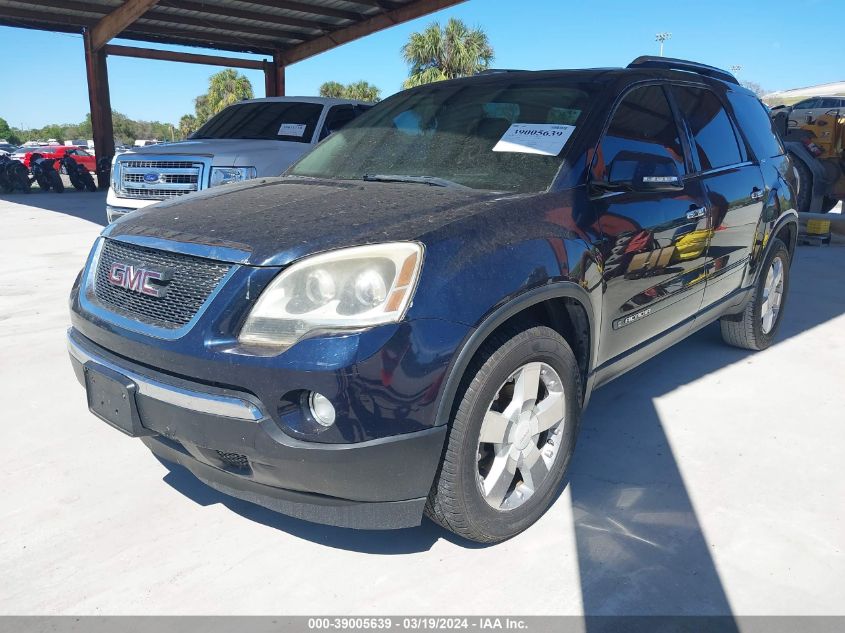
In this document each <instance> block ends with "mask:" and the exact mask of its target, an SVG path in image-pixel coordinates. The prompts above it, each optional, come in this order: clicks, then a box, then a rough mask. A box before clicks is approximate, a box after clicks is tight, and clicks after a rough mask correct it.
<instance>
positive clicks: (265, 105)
mask: <svg viewBox="0 0 845 633" xmlns="http://www.w3.org/2000/svg"><path fill="white" fill-rule="evenodd" d="M322 111H323V106H322V105H320V104H319V103H300V102H296V101H264V102H248V103H239V104H236V105H233V106H229V107H228V108H226V109H225V110H223V111H222V112H220V113H219V114H217V115H215V116H214V117H212V118H211V119H210V120H209V121H208V122H207V123H206V124H204V125H203V126H202V127H201V128H200V129H199V130H197V131H196V133H195V134H193V135H192V136H191V138H192V139H204V138H208V139H212V138H214V139H216V138H234V139H261V140H272V141H293V142H296V143H310V142H311V139H312V138H314V130H316V129H317V121H318V120H319V119H320V114H321V113H322Z"/></svg>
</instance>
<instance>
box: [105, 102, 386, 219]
mask: <svg viewBox="0 0 845 633" xmlns="http://www.w3.org/2000/svg"><path fill="white" fill-rule="evenodd" d="M370 105H371V104H367V103H362V102H360V101H349V100H346V99H327V98H322V97H269V98H266V99H250V100H247V101H241V102H240V103H237V104H235V105H232V106H229V107H228V108H226V109H225V110H223V111H222V112H220V113H219V114H217V115H216V116H214V117H213V118H211V119H210V120H209V121H208V122H207V123H206V124H205V125H203V126H202V127H201V128H200V129H199V130H197V132H196V133H195V134H193V135H192V136H191V137H190V138H189V139H188V140H186V141H180V142H177V143H166V144H159V145H150V146H147V147H135V148H133V149H131V150H130V151H128V152H125V153H122V154H118V155H116V156H115V157H114V161H113V162H112V169H111V183H110V186H109V193H108V197H107V198H106V214H107V216H108V220H109V222H113V221H114V220H116V219H117V218H119V217H120V216H123V215H126V214H127V213H129V212H130V211H134V210H135V209H140V208H142V207H146V206H148V205H151V204H154V203H156V202H159V201H161V200H168V199H170V198H173V197H175V196H181V195H184V194H187V193H191V192H193V191H199V190H202V189H207V188H208V187H214V186H217V185H224V184H228V183H232V182H240V181H242V180H249V179H250V178H256V177H259V176H279V175H280V174H281V173H282V172H283V171H285V169H287V168H288V167H289V166H290V165H291V164H292V163H293V162H294V161H296V160H297V159H298V158H299V157H300V156H302V155H303V154H304V153H305V152H307V151H308V150H309V149H311V148H312V147H313V146H314V145H315V144H316V143H318V142H319V141H321V140H322V139H324V138H325V137H327V136H328V135H329V134H331V133H332V132H335V131H337V130H339V129H340V128H342V127H343V126H344V125H346V124H347V123H349V122H350V121H352V120H353V119H355V118H356V117H357V116H358V115H360V114H362V113H363V112H365V111H366V110H367V109H368V108H369V107H370Z"/></svg>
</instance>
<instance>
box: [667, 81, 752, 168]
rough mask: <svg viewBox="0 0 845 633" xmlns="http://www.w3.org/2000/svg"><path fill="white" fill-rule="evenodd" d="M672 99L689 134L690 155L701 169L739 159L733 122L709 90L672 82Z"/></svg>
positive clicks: (722, 165)
mask: <svg viewBox="0 0 845 633" xmlns="http://www.w3.org/2000/svg"><path fill="white" fill-rule="evenodd" d="M673 92H674V94H675V99H676V100H677V102H678V107H679V108H680V110H681V114H682V115H683V117H684V119H685V120H686V122H687V126H688V127H689V131H690V134H691V135H692V137H693V142H694V147H693V158H694V159H697V163H698V167H699V169H701V171H708V170H710V169H718V168H719V167H727V166H728V165H735V164H737V163H741V162H742V154H741V153H740V151H739V145H738V144H737V140H736V135H735V134H734V129H733V125H732V124H731V120H730V118H729V117H728V113H727V112H726V111H725V108H724V107H723V106H722V102H721V101H719V99H718V97H716V95H715V94H713V92H711V91H710V90H707V89H706V88H694V87H691V86H673Z"/></svg>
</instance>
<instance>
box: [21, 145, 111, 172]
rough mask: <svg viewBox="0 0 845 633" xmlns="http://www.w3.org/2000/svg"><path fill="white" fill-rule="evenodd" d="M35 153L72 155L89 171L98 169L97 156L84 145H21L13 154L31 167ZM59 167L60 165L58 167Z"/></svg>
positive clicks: (45, 156) (61, 156)
mask: <svg viewBox="0 0 845 633" xmlns="http://www.w3.org/2000/svg"><path fill="white" fill-rule="evenodd" d="M33 154H41V156H43V157H44V158H53V159H61V158H64V157H65V156H72V157H73V159H74V160H75V161H76V162H77V163H79V164H81V165H83V166H84V167H85V168H86V169H87V170H88V171H89V172H94V171H97V158H96V157H95V156H94V154H92V153H91V152H89V151H88V150H87V149H84V148H82V147H76V146H74V145H43V146H40V147H39V146H35V147H34V146H31V145H30V146H28V147H20V148H18V150H17V151H16V152H15V153H14V154H12V158H14V159H15V160H19V161H21V162H22V163H23V164H24V166H25V167H26V168H27V169H29V168H30V159H31V158H32V155H33ZM57 169H58V167H57Z"/></svg>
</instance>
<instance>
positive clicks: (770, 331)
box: [719, 239, 790, 351]
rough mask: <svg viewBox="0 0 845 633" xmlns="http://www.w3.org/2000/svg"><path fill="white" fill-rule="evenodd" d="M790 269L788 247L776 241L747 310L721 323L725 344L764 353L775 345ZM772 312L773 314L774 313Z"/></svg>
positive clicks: (725, 318)
mask: <svg viewBox="0 0 845 633" xmlns="http://www.w3.org/2000/svg"><path fill="white" fill-rule="evenodd" d="M789 265H790V256H789V251H788V250H787V248H786V244H784V243H783V242H782V241H781V240H779V239H774V240H773V242H772V246H771V248H770V249H769V254H768V255H767V256H766V259H765V260H764V262H763V265H762V266H761V268H760V272H759V276H758V278H757V284H756V286H755V287H754V294H753V295H752V296H751V299H749V301H748V303H747V304H746V306H745V309H744V310H743V311H742V312H740V313H739V314H737V315H732V316H728V317H722V319H720V320H719V326H720V327H721V329H722V340H723V341H725V343H727V344H728V345H732V346H734V347H739V348H742V349H750V350H754V351H761V350H764V349H766V348H767V347H769V346H770V345H771V344H772V341H773V340H774V338H775V335H776V334H777V331H778V327H780V322H781V320H782V319H783V308H784V305H785V303H786V297H787V293H788V291H789ZM778 275H780V281H778ZM772 309H774V314H772V313H771V310H772Z"/></svg>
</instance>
